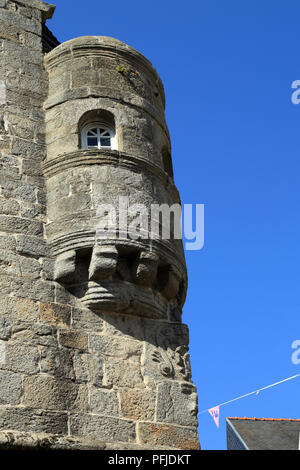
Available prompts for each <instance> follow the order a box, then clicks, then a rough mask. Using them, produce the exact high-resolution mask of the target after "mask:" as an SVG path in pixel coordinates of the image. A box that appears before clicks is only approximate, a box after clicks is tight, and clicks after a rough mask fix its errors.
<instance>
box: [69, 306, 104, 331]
mask: <svg viewBox="0 0 300 470" xmlns="http://www.w3.org/2000/svg"><path fill="white" fill-rule="evenodd" d="M72 328H74V329H82V330H87V331H93V332H96V333H101V331H103V328H104V322H103V317H102V315H101V314H99V313H97V312H93V311H91V310H88V309H80V308H73V309H72Z"/></svg>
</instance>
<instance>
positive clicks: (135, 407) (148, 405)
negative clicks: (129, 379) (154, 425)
mask: <svg viewBox="0 0 300 470" xmlns="http://www.w3.org/2000/svg"><path fill="white" fill-rule="evenodd" d="M119 395H120V406H121V415H122V416H123V417H124V418H128V419H133V420H134V421H154V414H155V400H156V394H155V393H153V390H151V389H150V390H149V389H147V388H142V389H137V388H135V389H132V388H120V391H119Z"/></svg>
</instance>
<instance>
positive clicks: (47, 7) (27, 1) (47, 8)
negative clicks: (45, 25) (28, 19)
mask: <svg viewBox="0 0 300 470" xmlns="http://www.w3.org/2000/svg"><path fill="white" fill-rule="evenodd" d="M14 1H15V2H16V3H18V4H20V5H23V6H25V7H31V8H37V9H38V10H40V11H41V12H42V19H43V21H46V20H50V19H51V18H52V16H53V13H54V11H55V8H56V7H55V5H52V4H50V3H46V2H42V1H40V0H14Z"/></svg>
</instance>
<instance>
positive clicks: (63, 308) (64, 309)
mask: <svg viewBox="0 0 300 470" xmlns="http://www.w3.org/2000/svg"><path fill="white" fill-rule="evenodd" d="M40 309H41V310H40V312H41V313H40V319H41V321H44V322H47V323H50V324H51V325H58V326H70V323H71V307H70V306H68V305H63V304H57V303H50V302H41V304H40Z"/></svg>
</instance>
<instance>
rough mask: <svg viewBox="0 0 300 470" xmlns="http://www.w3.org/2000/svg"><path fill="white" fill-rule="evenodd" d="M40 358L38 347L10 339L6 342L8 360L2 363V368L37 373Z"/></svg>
mask: <svg viewBox="0 0 300 470" xmlns="http://www.w3.org/2000/svg"><path fill="white" fill-rule="evenodd" d="M39 359H40V355H39V352H38V349H37V347H35V346H30V345H28V344H22V343H19V342H15V341H12V340H10V341H8V342H7V344H6V362H5V364H0V369H7V370H11V371H14V372H20V373H24V374H37V373H38V372H39V365H38V364H39Z"/></svg>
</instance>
